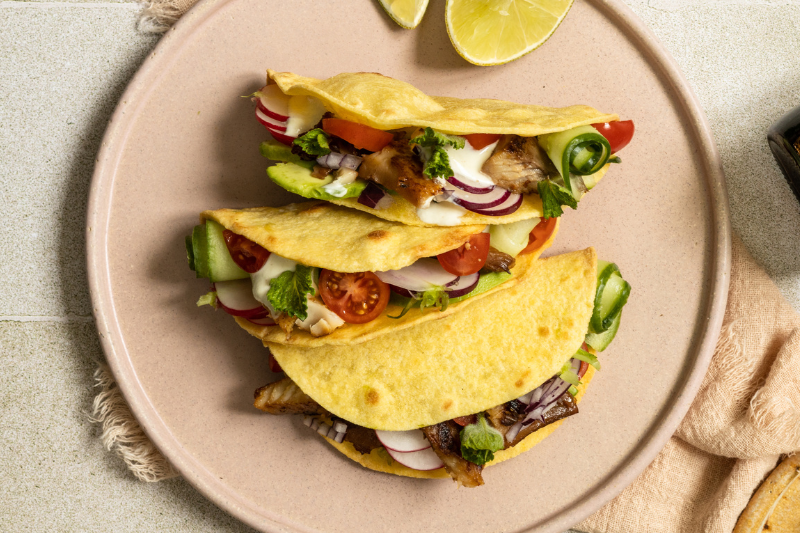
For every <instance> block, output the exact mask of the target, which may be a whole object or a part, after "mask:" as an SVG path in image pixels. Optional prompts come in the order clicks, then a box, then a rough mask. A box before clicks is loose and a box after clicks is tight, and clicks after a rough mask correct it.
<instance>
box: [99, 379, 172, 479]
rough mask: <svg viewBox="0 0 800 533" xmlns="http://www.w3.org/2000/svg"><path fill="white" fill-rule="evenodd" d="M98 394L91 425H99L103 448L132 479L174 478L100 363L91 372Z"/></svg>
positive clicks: (162, 457)
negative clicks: (111, 453)
mask: <svg viewBox="0 0 800 533" xmlns="http://www.w3.org/2000/svg"><path fill="white" fill-rule="evenodd" d="M94 379H95V382H96V384H95V386H97V387H100V389H101V390H100V393H99V394H98V395H97V396H96V397H95V399H94V404H93V416H92V417H90V420H91V421H92V422H95V423H98V424H101V425H102V428H103V433H102V435H101V439H102V441H103V446H105V448H106V449H107V450H108V451H110V452H113V453H114V454H116V455H117V456H119V457H120V458H122V460H123V461H125V464H126V465H127V467H128V470H130V471H131V472H132V473H133V475H134V476H136V478H137V479H139V480H141V481H151V482H152V481H162V480H165V479H170V478H174V477H177V476H178V475H179V474H178V472H176V471H175V469H174V468H173V467H172V465H171V464H170V463H169V461H167V459H166V458H165V457H164V456H163V455H162V454H161V452H159V451H158V449H157V448H156V447H155V446H153V444H152V443H151V442H150V439H149V438H148V437H147V435H146V434H145V433H144V431H143V430H142V428H141V426H140V425H139V422H138V421H137V420H136V418H134V416H133V414H132V413H131V410H130V407H128V404H127V403H126V402H125V398H123V396H122V392H121V391H120V390H119V387H117V383H116V381H115V380H114V377H113V375H112V374H111V370H110V369H109V368H108V365H106V364H105V363H100V364H99V366H98V367H97V370H95V373H94Z"/></svg>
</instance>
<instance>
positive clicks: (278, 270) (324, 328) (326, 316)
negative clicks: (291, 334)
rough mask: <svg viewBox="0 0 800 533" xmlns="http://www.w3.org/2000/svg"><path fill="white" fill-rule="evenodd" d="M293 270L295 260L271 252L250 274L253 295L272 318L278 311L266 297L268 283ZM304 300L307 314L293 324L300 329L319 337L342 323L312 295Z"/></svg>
mask: <svg viewBox="0 0 800 533" xmlns="http://www.w3.org/2000/svg"><path fill="white" fill-rule="evenodd" d="M295 270H297V262H296V261H292V260H291V259H286V258H285V257H281V256H280V255H278V254H273V253H271V254H269V257H268V258H267V261H266V263H264V266H262V267H261V269H260V270H259V271H258V272H256V273H254V274H250V280H251V281H252V283H253V297H254V298H255V299H256V300H258V301H259V302H261V303H262V304H263V305H264V307H266V308H267V309H268V310H269V312H270V315H272V318H273V320H274V319H275V318H276V317H277V315H278V313H276V312H275V309H273V307H272V305H270V303H269V298H267V294H268V293H269V284H270V282H271V281H272V280H273V279H275V278H277V277H278V276H280V275H281V274H283V273H284V272H287V271H295ZM314 293H315V294H316V293H317V284H316V282H314ZM306 301H307V302H308V316H307V317H306V319H305V320H300V319H297V320H296V321H295V324H296V325H297V326H298V327H299V328H300V329H304V330H306V331H310V332H311V334H312V335H314V336H315V337H319V336H322V335H327V334H328V333H330V332H332V331H333V330H334V329H336V328H338V327H340V326H342V325H343V324H344V320H342V319H341V318H339V315H337V314H336V313H334V312H333V311H331V310H330V309H328V308H327V307H325V304H324V303H322V302H320V301H318V299H317V298H315V297H313V295H311V296H309V295H307V296H306Z"/></svg>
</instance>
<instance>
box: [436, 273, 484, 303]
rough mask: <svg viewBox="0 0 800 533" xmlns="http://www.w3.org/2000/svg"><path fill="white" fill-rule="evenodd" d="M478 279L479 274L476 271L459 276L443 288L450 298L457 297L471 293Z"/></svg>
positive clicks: (479, 277)
mask: <svg viewBox="0 0 800 533" xmlns="http://www.w3.org/2000/svg"><path fill="white" fill-rule="evenodd" d="M480 279H481V275H480V274H479V273H478V272H475V273H474V274H469V275H466V276H459V277H458V278H456V280H455V281H453V282H452V283H450V284H449V285H447V286H445V290H446V291H447V294H448V295H449V296H450V298H458V297H459V296H464V295H465V294H469V293H471V292H472V290H473V289H474V288H475V286H476V285H477V284H478V281H479V280H480Z"/></svg>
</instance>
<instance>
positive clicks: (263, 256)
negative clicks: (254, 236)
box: [222, 229, 269, 274]
mask: <svg viewBox="0 0 800 533" xmlns="http://www.w3.org/2000/svg"><path fill="white" fill-rule="evenodd" d="M222 237H223V238H224V239H225V245H226V246H227V247H228V252H230V254H231V258H232V259H233V262H234V263H236V264H237V265H239V267H240V268H241V269H242V270H244V271H245V272H247V273H248V274H253V273H255V272H258V271H259V270H261V267H263V266H264V263H266V262H267V259H268V258H269V250H267V249H266V248H264V247H263V246H261V245H258V244H256V243H254V242H253V241H251V240H250V239H248V238H247V237H242V236H241V235H237V234H236V233H234V232H232V231H231V230H227V229H226V230H224V231H223V232H222Z"/></svg>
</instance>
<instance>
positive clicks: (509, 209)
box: [467, 194, 522, 217]
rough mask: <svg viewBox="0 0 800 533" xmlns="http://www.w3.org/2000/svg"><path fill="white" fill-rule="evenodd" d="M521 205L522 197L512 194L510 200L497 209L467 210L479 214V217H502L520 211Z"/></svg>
mask: <svg viewBox="0 0 800 533" xmlns="http://www.w3.org/2000/svg"><path fill="white" fill-rule="evenodd" d="M521 205H522V195H521V194H511V195H509V197H508V199H507V200H506V201H505V202H503V203H502V204H500V205H498V206H497V207H493V208H491V209H469V208H467V209H469V210H470V211H472V212H473V213H478V214H479V215H486V216H490V217H500V216H504V215H510V214H511V213H513V212H515V211H516V210H517V209H519V206H521Z"/></svg>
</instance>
